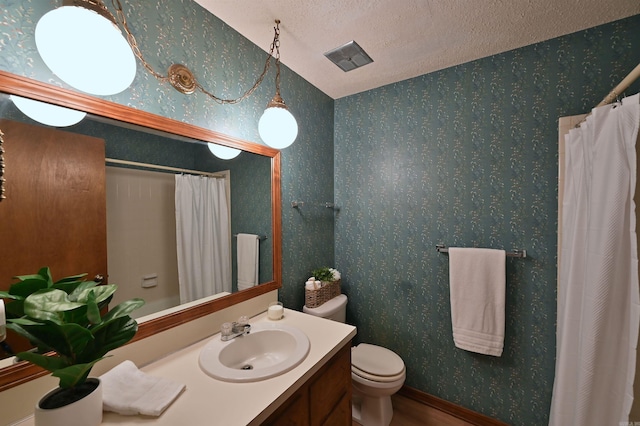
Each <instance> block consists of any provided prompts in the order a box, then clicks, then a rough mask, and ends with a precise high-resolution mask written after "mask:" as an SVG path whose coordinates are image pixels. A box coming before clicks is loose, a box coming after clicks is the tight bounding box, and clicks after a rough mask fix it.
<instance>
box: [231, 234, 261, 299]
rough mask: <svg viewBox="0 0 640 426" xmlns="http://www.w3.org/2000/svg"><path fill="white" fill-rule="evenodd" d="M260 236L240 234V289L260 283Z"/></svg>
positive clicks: (238, 250)
mask: <svg viewBox="0 0 640 426" xmlns="http://www.w3.org/2000/svg"><path fill="white" fill-rule="evenodd" d="M259 243H260V237H259V236H258V235H254V234H238V238H237V250H236V252H237V262H238V290H245V289H247V288H251V287H253V286H256V285H258V272H259V265H260V246H259Z"/></svg>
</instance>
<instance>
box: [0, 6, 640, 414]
mask: <svg viewBox="0 0 640 426" xmlns="http://www.w3.org/2000/svg"><path fill="white" fill-rule="evenodd" d="M107 3H108V4H109V2H107ZM58 4H59V2H58V1H54V0H0V6H1V7H2V12H3V13H2V16H0V48H1V49H2V54H1V55H0V69H2V70H6V71H9V72H13V73H16V74H20V75H25V76H27V77H30V78H33V79H36V80H41V81H45V82H49V83H51V84H55V85H60V86H63V87H64V84H63V83H61V82H60V81H59V80H58V79H57V78H56V77H55V76H54V75H52V74H51V73H50V71H49V70H48V69H47V68H46V66H45V65H44V64H43V63H42V61H41V60H40V58H39V56H38V54H37V51H36V49H35V45H34V42H33V29H34V27H35V23H36V22H37V21H38V19H39V17H40V16H42V15H43V14H44V13H46V12H47V11H48V10H50V9H52V8H53V7H55V6H57V5H58ZM123 5H124V8H125V10H126V12H127V15H128V17H129V21H130V25H131V27H132V30H133V31H134V33H135V34H136V37H137V39H138V42H139V44H140V45H141V48H142V49H143V51H144V52H145V53H146V55H147V56H148V60H149V61H150V62H151V63H152V64H153V66H154V67H157V68H158V69H159V70H164V69H166V68H167V67H168V66H169V65H170V63H172V62H183V63H185V64H187V65H188V66H189V67H190V68H191V69H192V70H193V71H194V72H195V73H196V75H197V76H198V78H199V80H201V81H202V82H203V84H205V86H207V87H208V88H211V90H212V91H214V92H215V93H216V94H219V95H225V96H229V97H235V96H238V95H239V94H240V92H241V91H242V89H241V88H240V87H238V86H240V85H242V87H243V88H244V87H248V86H250V85H251V84H252V83H253V81H254V79H255V75H254V74H248V73H247V70H256V72H257V71H258V69H259V66H261V64H262V63H263V61H264V58H265V53H264V52H263V51H262V50H261V49H259V48H258V47H256V46H255V45H253V44H252V43H250V42H249V41H248V40H246V39H244V38H243V37H242V36H240V35H239V34H237V33H236V32H235V31H233V30H231V29H230V28H229V27H228V26H226V25H225V24H224V23H222V22H221V21H220V20H218V19H217V18H215V17H213V16H211V15H210V14H208V13H207V12H205V11H204V10H203V9H202V8H201V7H200V6H199V5H197V4H196V3H195V2H193V1H192V0H159V1H155V2H136V1H133V0H125V1H123ZM285 27H286V22H284V23H283V25H281V28H283V32H282V34H283V35H282V39H281V43H282V49H283V50H285V49H286V43H287V41H286V31H285V30H284V28H285ZM637 28H640V16H636V17H632V18H629V19H626V20H623V21H619V22H616V23H612V24H609V25H604V26H601V27H597V28H593V29H589V30H587V31H583V32H580V33H576V34H573V35H569V36H565V37H561V38H558V39H555V40H551V41H549V42H545V43H540V44H536V45H533V46H529V47H526V48H523V49H518V50H514V51H511V52H507V53H504V54H501V55H497V56H493V57H491V58H486V59H482V60H479V61H475V62H471V63H468V64H464V65H460V66H457V67H453V68H449V69H445V70H442V71H439V72H435V73H432V74H428V75H424V76H421V77H417V78H414V79H411V80H407V81H404V82H400V83H397V84H393V85H389V86H385V87H382V88H380V89H376V90H372V91H368V92H365V93H361V94H357V95H354V96H350V97H347V98H343V99H340V100H337V101H334V100H332V99H331V98H329V97H328V96H326V95H324V94H323V93H322V92H320V91H319V90H317V89H316V88H314V87H313V86H312V85H310V84H309V83H308V82H306V81H305V80H303V79H302V78H301V77H300V76H298V75H296V74H295V73H293V72H292V71H290V70H289V69H288V68H287V67H283V70H282V95H283V97H284V99H285V100H286V102H287V104H288V105H289V106H290V107H291V109H292V112H293V113H294V115H295V116H296V118H297V120H298V125H299V127H300V133H299V136H298V139H297V140H296V142H295V143H294V144H293V145H292V146H291V147H289V148H287V149H285V150H283V151H282V219H283V220H282V222H283V226H282V227H283V288H282V290H281V292H280V299H281V300H282V301H283V302H284V303H285V305H287V306H288V307H292V308H295V309H301V308H302V305H303V303H304V291H303V284H302V283H303V282H304V280H305V279H306V278H307V277H308V275H309V273H310V271H311V269H313V268H315V267H318V266H322V265H334V264H335V266H336V267H337V268H338V269H339V270H340V271H341V272H342V273H343V277H344V280H343V283H344V285H343V288H344V291H345V293H346V294H348V296H349V301H350V303H349V307H348V320H349V321H350V322H352V323H354V324H356V325H357V326H358V336H357V339H359V340H360V341H367V342H372V343H377V344H380V345H384V346H387V347H389V348H391V349H393V350H395V351H397V352H398V353H399V354H400V355H401V356H402V357H403V359H404V360H405V363H406V365H407V369H408V379H407V384H408V385H409V386H412V387H415V388H417V389H420V390H423V391H425V392H429V393H431V394H434V395H437V396H439V397H441V398H444V399H446V400H449V401H452V402H454V403H456V404H460V405H462V406H464V407H467V408H470V409H473V410H475V411H478V412H481V413H484V414H486V415H489V416H492V417H495V418H499V419H501V420H503V421H506V422H508V423H511V424H514V425H543V424H547V416H548V408H549V401H550V395H551V386H552V382H553V369H554V356H555V276H556V266H555V262H556V222H557V219H556V215H557V206H556V202H557V201H556V200H557V183H556V181H557V153H556V151H557V148H556V141H557V130H556V129H557V118H558V117H559V116H563V115H572V114H578V113H583V112H585V111H587V110H588V109H589V108H591V107H592V106H593V105H595V104H596V103H597V102H598V101H599V99H600V98H601V97H603V96H604V95H605V94H606V92H607V91H608V90H609V89H610V88H612V87H613V86H614V85H615V84H617V83H618V82H619V81H620V79H621V78H622V77H623V76H624V75H626V73H627V72H629V71H630V69H631V68H633V66H635V65H636V64H637V63H638V62H640V57H639V56H638V53H637V52H639V51H640V33H638V31H637ZM270 41H271V40H265V44H268V43H270ZM258 64H259V65H258ZM637 86H638V85H637V84H636V88H635V91H638V87H637ZM273 92H274V86H273V81H272V79H267V80H265V83H264V85H263V86H262V87H261V88H260V89H258V91H256V93H255V94H254V95H253V96H252V97H251V98H249V99H248V100H246V101H244V102H242V103H240V104H238V105H228V106H220V105H217V104H215V103H213V102H212V101H210V100H208V99H207V98H206V97H204V96H203V95H201V94H196V95H191V96H185V95H182V94H180V93H178V92H176V91H175V90H174V89H173V88H171V87H170V86H168V85H164V84H161V83H159V82H157V81H156V80H155V79H154V78H153V77H151V76H150V75H149V74H146V73H145V72H144V70H143V69H142V67H139V69H138V74H137V76H136V80H135V81H134V84H133V85H132V87H131V88H130V89H129V90H127V91H125V92H123V93H121V94H119V95H115V96H113V97H110V98H109V99H110V100H112V101H115V102H118V103H121V104H124V105H129V106H133V107H135V108H139V109H143V110H146V111H149V112H152V113H155V114H159V115H163V116H167V117H170V118H174V119H177V120H182V121H185V122H189V123H192V124H195V125H198V126H202V127H205V128H209V129H212V130H216V131H220V132H224V133H227V134H230V135H232V136H235V137H239V138H242V139H246V140H249V141H254V142H256V143H261V142H260V140H259V138H258V133H257V122H258V119H259V117H260V114H261V113H262V111H263V109H264V106H265V105H266V102H267V101H268V100H269V99H270V98H271V96H272V95H273ZM176 155H182V154H180V153H176ZM334 192H335V194H334ZM294 200H297V201H305V203H306V204H305V206H304V207H302V208H300V209H293V208H291V205H290V203H291V202H292V201H294ZM334 200H335V203H336V204H337V205H338V206H339V207H340V210H338V211H333V210H330V209H325V208H323V207H321V205H322V203H324V202H331V201H334ZM334 228H335V232H334ZM334 235H335V236H334ZM437 243H444V244H447V245H464V246H487V247H503V248H507V249H510V248H524V249H527V250H528V253H529V258H527V259H525V260H515V259H512V260H509V261H508V262H507V274H508V288H507V303H508V305H507V328H506V345H505V351H504V355H503V357H501V358H493V357H486V356H482V355H474V354H472V353H468V352H464V351H460V350H457V349H455V348H454V346H453V344H452V340H451V325H450V323H451V321H450V318H449V305H448V284H447V280H448V264H447V261H448V259H447V257H446V256H444V255H441V254H438V253H436V251H435V244H437Z"/></svg>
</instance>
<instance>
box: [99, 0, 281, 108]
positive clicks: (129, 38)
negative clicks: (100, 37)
mask: <svg viewBox="0 0 640 426" xmlns="http://www.w3.org/2000/svg"><path fill="white" fill-rule="evenodd" d="M111 1H112V4H113V7H114V8H115V10H116V14H117V17H118V21H120V23H121V24H122V27H123V28H124V31H125V32H126V33H127V41H128V42H129V44H130V45H131V49H132V51H133V54H134V55H135V56H136V57H137V58H138V59H139V60H140V62H142V65H143V66H144V67H145V69H146V70H147V71H148V72H149V73H150V74H151V75H153V76H154V77H155V78H157V79H158V80H159V81H162V82H171V83H172V84H173V82H172V81H171V77H170V76H168V75H162V74H160V73H158V72H157V71H156V70H154V69H153V67H152V66H151V65H150V64H149V63H148V62H147V61H146V60H145V59H144V56H143V55H142V52H141V51H140V48H139V47H138V42H137V41H136V38H135V36H134V35H133V33H132V32H131V30H130V29H129V25H128V24H127V20H126V18H125V16H124V12H123V10H122V4H121V3H120V0H111ZM279 24H280V21H279V20H276V26H275V27H274V32H275V34H274V37H273V42H272V43H271V47H270V50H269V56H267V60H266V61H265V63H264V68H263V70H262V73H261V74H260V75H259V76H258V78H257V80H256V82H255V83H254V84H253V86H251V87H250V88H249V90H247V91H246V92H245V93H244V94H243V95H242V96H240V97H239V98H237V99H225V98H220V97H218V96H216V95H214V94H213V93H211V92H209V91H208V90H206V89H205V88H204V87H203V86H202V85H201V84H200V83H199V82H198V81H197V80H196V79H195V76H193V75H192V74H191V73H190V71H188V70H187V72H188V73H189V76H188V77H186V78H188V79H192V80H193V81H188V82H182V83H185V84H187V85H191V86H194V87H195V88H197V89H198V90H200V91H201V92H202V93H204V94H205V95H207V96H209V97H210V98H211V99H213V100H214V101H215V102H217V103H219V104H237V103H239V102H241V101H243V100H245V99H246V98H248V97H249V96H251V94H253V92H255V91H256V89H257V88H258V86H260V84H261V83H262V81H263V80H264V78H265V76H266V75H267V72H268V71H269V67H270V66H271V58H272V57H273V52H274V49H275V51H276V56H275V60H276V69H277V70H276V91H277V92H278V93H279V91H280V27H279ZM182 68H183V69H185V70H186V68H185V67H182ZM178 78H180V79H182V78H185V77H184V76H182V75H181V76H179V77H178ZM174 87H175V84H174ZM176 89H178V88H177V87H176ZM178 90H180V89H178ZM183 93H187V92H183Z"/></svg>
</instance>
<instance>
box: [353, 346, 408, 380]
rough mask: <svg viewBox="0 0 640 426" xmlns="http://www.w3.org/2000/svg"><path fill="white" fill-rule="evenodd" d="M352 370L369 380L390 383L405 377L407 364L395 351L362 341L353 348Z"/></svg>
mask: <svg viewBox="0 0 640 426" xmlns="http://www.w3.org/2000/svg"><path fill="white" fill-rule="evenodd" d="M351 372H352V373H353V374H356V375H358V376H360V377H362V378H365V379H367V380H371V381H374V382H381V383H388V382H394V381H397V380H399V379H404V377H405V366H404V362H403V361H402V358H400V357H399V356H398V354H396V353H395V352H393V351H391V350H389V349H387V348H383V347H381V346H376V345H371V344H368V343H360V344H359V345H358V346H355V347H353V348H351Z"/></svg>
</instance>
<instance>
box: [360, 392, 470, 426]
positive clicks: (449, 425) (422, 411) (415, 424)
mask: <svg viewBox="0 0 640 426" xmlns="http://www.w3.org/2000/svg"><path fill="white" fill-rule="evenodd" d="M391 401H392V403H393V419H392V420H391V426H473V425H472V424H471V423H468V422H465V421H464V420H460V419H458V418H457V417H453V416H450V415H449V414H446V413H443V412H442V411H439V410H436V409H435V408H431V407H429V406H427V405H424V404H421V403H419V402H417V401H414V400H413V399H410V398H407V397H404V396H402V395H398V394H396V395H393V396H392V397H391ZM358 425H359V423H358V422H356V421H354V422H353V426H358Z"/></svg>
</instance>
